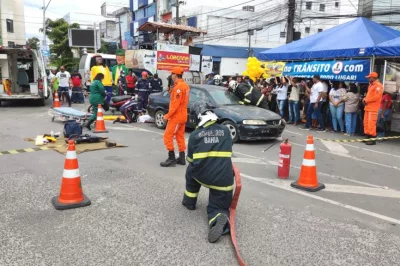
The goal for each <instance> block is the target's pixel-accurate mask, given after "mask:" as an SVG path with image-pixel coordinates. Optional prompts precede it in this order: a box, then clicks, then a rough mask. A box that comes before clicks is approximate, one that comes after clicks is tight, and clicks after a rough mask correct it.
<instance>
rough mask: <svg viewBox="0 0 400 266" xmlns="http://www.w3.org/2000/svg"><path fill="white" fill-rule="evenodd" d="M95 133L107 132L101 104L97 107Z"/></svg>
mask: <svg viewBox="0 0 400 266" xmlns="http://www.w3.org/2000/svg"><path fill="white" fill-rule="evenodd" d="M93 132H94V133H107V132H108V131H107V129H106V125H105V123H104V117H103V107H102V106H101V104H99V106H98V109H97V119H96V128H95V129H94V130H93Z"/></svg>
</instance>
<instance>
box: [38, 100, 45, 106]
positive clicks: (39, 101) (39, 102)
mask: <svg viewBox="0 0 400 266" xmlns="http://www.w3.org/2000/svg"><path fill="white" fill-rule="evenodd" d="M37 104H38V106H45V105H46V102H45V100H44V99H40V100H38V101H37Z"/></svg>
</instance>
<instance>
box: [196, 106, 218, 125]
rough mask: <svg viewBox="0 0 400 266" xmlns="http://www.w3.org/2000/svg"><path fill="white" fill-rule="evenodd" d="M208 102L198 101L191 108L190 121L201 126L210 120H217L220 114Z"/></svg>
mask: <svg viewBox="0 0 400 266" xmlns="http://www.w3.org/2000/svg"><path fill="white" fill-rule="evenodd" d="M212 109H213V108H212V106H210V105H209V104H208V103H207V102H204V101H198V102H195V103H194V104H193V106H192V107H191V108H190V121H191V122H193V123H194V124H196V125H197V126H199V127H201V126H203V125H204V124H205V123H207V122H210V121H217V120H218V116H217V115H216V114H215V113H214V111H213V110H212Z"/></svg>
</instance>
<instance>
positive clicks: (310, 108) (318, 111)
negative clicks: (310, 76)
mask: <svg viewBox="0 0 400 266" xmlns="http://www.w3.org/2000/svg"><path fill="white" fill-rule="evenodd" d="M314 105H315V103H310V106H308V110H307V122H306V125H305V127H306V128H310V126H311V115H312V114H313V113H314V114H315V116H316V118H317V119H318V122H319V128H320V129H325V126H324V119H323V118H322V113H321V107H322V102H319V103H318V107H317V108H314Z"/></svg>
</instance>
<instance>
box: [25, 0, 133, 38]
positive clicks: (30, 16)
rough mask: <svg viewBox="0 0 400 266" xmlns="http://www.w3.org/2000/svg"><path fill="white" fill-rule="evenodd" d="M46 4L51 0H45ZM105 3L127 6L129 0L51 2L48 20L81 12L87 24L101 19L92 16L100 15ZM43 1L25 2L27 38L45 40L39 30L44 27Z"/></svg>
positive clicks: (60, 0)
mask: <svg viewBox="0 0 400 266" xmlns="http://www.w3.org/2000/svg"><path fill="white" fill-rule="evenodd" d="M45 1H46V4H47V3H48V2H49V0H45ZM104 2H109V3H116V4H124V3H125V4H126V3H129V1H128V0H51V3H50V5H49V7H48V8H47V11H46V18H50V19H58V18H62V17H64V16H65V15H66V14H67V13H69V12H81V13H85V14H81V15H80V17H79V19H80V20H85V18H86V17H87V18H89V19H86V20H87V23H89V21H91V19H90V18H97V19H101V17H97V16H92V15H90V14H96V15H100V12H101V10H100V7H101V5H102V4H103V3H104ZM42 6H43V1H42V0H24V10H25V33H26V38H27V39H28V38H31V37H37V38H39V39H40V40H42V39H43V35H42V33H40V32H39V29H40V28H42V27H43V10H42ZM90 23H91V22H90Z"/></svg>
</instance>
